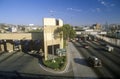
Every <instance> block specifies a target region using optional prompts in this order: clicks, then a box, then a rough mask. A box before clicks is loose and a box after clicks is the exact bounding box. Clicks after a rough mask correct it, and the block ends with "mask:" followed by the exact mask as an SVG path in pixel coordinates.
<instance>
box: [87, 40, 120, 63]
mask: <svg viewBox="0 0 120 79" xmlns="http://www.w3.org/2000/svg"><path fill="white" fill-rule="evenodd" d="M89 43H90V42H89ZM92 44H93V45H95V46H98V47H97V48H96V47H95V46H94V48H95V49H96V50H99V51H102V52H103V53H102V54H104V56H106V57H107V58H109V59H110V60H111V61H113V62H114V63H116V65H120V60H119V54H115V53H116V52H119V51H120V49H119V51H118V50H114V51H113V52H108V51H106V50H104V49H105V47H104V46H101V45H99V43H97V42H92Z"/></svg>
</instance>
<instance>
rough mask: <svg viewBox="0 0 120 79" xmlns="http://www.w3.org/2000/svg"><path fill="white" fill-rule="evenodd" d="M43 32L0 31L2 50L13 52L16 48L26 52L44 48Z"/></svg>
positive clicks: (0, 46) (0, 49)
mask: <svg viewBox="0 0 120 79" xmlns="http://www.w3.org/2000/svg"><path fill="white" fill-rule="evenodd" d="M42 43H43V33H42V32H34V33H0V51H6V52H11V51H14V50H16V49H19V50H22V51H24V52H27V51H30V50H37V51H39V50H40V49H41V48H42V49H43V44H42Z"/></svg>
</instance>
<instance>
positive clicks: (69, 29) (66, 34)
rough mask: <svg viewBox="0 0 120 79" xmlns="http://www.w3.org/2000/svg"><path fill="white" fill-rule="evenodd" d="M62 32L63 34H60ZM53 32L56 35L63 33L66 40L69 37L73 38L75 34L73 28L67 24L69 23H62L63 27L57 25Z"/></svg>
mask: <svg viewBox="0 0 120 79" xmlns="http://www.w3.org/2000/svg"><path fill="white" fill-rule="evenodd" d="M62 32H63V34H62ZM54 34H56V35H58V36H62V35H63V39H64V40H67V39H70V38H74V37H75V36H76V32H75V30H73V28H72V27H71V26H70V25H69V24H64V25H63V27H58V28H57V29H56V30H55V31H54Z"/></svg>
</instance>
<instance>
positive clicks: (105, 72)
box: [71, 41, 120, 78]
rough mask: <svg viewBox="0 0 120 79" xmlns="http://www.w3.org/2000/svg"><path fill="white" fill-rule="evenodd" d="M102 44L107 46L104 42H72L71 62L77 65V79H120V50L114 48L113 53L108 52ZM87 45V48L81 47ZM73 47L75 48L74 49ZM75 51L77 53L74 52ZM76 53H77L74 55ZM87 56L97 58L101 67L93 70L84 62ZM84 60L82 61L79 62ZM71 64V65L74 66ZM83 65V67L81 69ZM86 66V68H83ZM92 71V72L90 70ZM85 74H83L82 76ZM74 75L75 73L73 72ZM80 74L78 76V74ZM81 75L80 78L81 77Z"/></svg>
mask: <svg viewBox="0 0 120 79" xmlns="http://www.w3.org/2000/svg"><path fill="white" fill-rule="evenodd" d="M101 42H102V43H105V44H109V43H107V42H104V41H86V42H83V41H81V42H74V43H73V44H72V43H71V46H73V47H71V48H72V49H71V50H72V51H73V52H71V53H74V54H75V55H76V56H74V54H72V57H73V60H74V59H76V60H75V62H76V63H77V64H76V65H78V64H79V66H78V67H76V70H77V74H78V75H77V77H76V76H75V77H76V78H79V77H87V78H117V77H120V60H119V58H120V53H119V51H120V48H118V47H116V46H114V45H112V46H114V49H115V50H114V51H113V52H108V51H106V50H104V48H105V47H104V46H102V45H101ZM84 44H87V45H88V46H89V48H84V47H83V45H84ZM74 46H75V48H74ZM76 50H77V51H76ZM76 52H78V53H79V55H78V54H76ZM89 56H96V57H98V58H99V59H100V60H101V61H102V64H103V66H102V67H99V68H94V67H90V66H89V64H88V62H87V61H86V60H87V58H88V57H89ZM81 59H84V60H81ZM75 62H73V64H75ZM82 65H84V67H81V66H82ZM85 66H86V67H85ZM91 69H92V70H91ZM73 71H74V69H73ZM84 72H85V74H83V73H84ZM74 73H75V71H74ZM79 73H80V74H79ZM81 75H82V76H81Z"/></svg>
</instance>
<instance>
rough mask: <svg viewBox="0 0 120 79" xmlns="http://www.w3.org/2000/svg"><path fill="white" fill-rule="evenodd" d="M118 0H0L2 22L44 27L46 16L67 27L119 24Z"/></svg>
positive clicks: (119, 3)
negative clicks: (59, 21) (59, 20)
mask: <svg viewBox="0 0 120 79" xmlns="http://www.w3.org/2000/svg"><path fill="white" fill-rule="evenodd" d="M119 8H120V1H119V0H74V1H73V0H0V11H1V13H0V23H8V24H35V25H43V24H42V21H43V18H44V17H48V18H51V17H52V18H58V19H59V18H60V19H62V20H63V21H64V24H71V25H74V26H76V25H78V26H79V25H87V24H94V23H100V24H105V23H106V22H107V23H111V24H112V23H120V16H119V14H120V9H119Z"/></svg>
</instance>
